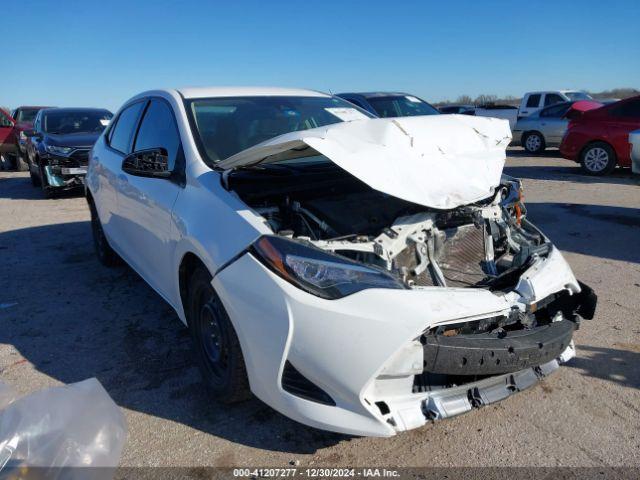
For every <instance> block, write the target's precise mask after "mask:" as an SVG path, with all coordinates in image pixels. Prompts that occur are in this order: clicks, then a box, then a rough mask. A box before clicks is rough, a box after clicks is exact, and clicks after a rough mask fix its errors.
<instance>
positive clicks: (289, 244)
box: [251, 235, 406, 300]
mask: <svg viewBox="0 0 640 480" xmlns="http://www.w3.org/2000/svg"><path fill="white" fill-rule="evenodd" d="M251 252H252V253H253V254H254V255H255V256H256V257H257V258H258V259H259V260H260V261H261V262H262V263H263V264H264V265H266V266H267V267H268V268H269V269H271V270H272V271H273V272H275V273H276V274H277V275H279V276H280V277H282V278H284V279H285V280H287V281H288V282H290V283H292V284H293V285H295V286H297V287H298V288H301V289H302V290H305V291H306V292H309V293H311V294H313V295H316V296H318V297H321V298H325V299H329V300H335V299H338V298H343V297H346V296H347V295H351V294H352V293H356V292H359V291H361V290H365V289H368V288H391V289H406V287H405V286H404V285H403V284H402V283H401V282H400V281H399V280H398V279H396V278H395V277H393V276H391V275H390V274H388V273H386V272H385V271H383V270H378V269H376V268H372V267H368V266H365V265H362V264H359V263H356V262H353V261H351V260H349V259H348V258H345V257H342V256H340V255H335V254H332V253H328V252H326V251H323V250H320V249H318V248H315V247H312V246H307V245H304V244H301V243H299V242H296V241H293V240H289V239H287V238H283V237H276V236H270V235H266V236H263V237H260V239H258V241H256V242H255V243H254V244H253V246H252V248H251Z"/></svg>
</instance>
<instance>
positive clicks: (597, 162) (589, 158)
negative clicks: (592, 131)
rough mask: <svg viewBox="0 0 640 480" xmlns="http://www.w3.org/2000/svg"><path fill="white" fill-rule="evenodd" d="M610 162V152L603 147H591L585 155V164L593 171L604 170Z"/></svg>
mask: <svg viewBox="0 0 640 480" xmlns="http://www.w3.org/2000/svg"><path fill="white" fill-rule="evenodd" d="M608 164H609V154H608V153H607V151H606V150H605V149H604V148H602V147H593V148H590V149H589V150H588V151H587V152H586V153H585V155H584V166H585V168H586V169H587V170H589V171H591V172H602V171H603V170H604V169H605V168H607V165H608Z"/></svg>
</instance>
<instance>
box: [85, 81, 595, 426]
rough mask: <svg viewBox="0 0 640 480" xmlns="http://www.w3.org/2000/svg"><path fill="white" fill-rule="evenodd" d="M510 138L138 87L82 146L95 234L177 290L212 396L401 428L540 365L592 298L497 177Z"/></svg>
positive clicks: (337, 103)
mask: <svg viewBox="0 0 640 480" xmlns="http://www.w3.org/2000/svg"><path fill="white" fill-rule="evenodd" d="M510 140H511V137H510V132H509V127H508V124H507V122H506V121H504V120H496V119H488V118H476V117H471V116H466V115H432V116H426V117H406V118H389V119H385V118H371V115H370V114H369V113H366V112H365V111H363V110H360V109H358V108H357V107H354V106H353V105H352V104H350V103H348V102H346V101H344V100H342V99H340V98H337V97H334V96H330V95H326V94H323V93H318V92H314V91H308V90H292V89H272V88H197V89H191V88H189V89H181V90H157V91H151V92H146V93H142V94H140V95H138V96H136V97H134V98H132V99H131V100H129V101H128V102H127V103H126V104H125V105H124V106H123V107H122V108H121V109H120V111H119V112H118V114H117V116H116V117H115V120H114V121H113V122H112V123H111V125H110V126H109V128H108V129H107V130H106V132H105V133H103V135H102V136H101V137H100V139H99V140H98V142H97V143H96V144H95V146H94V148H93V150H92V153H91V156H90V165H89V171H88V174H87V179H86V184H87V190H86V194H87V200H88V202H89V207H90V210H91V224H92V228H93V234H94V242H95V248H96V252H97V255H98V257H99V259H100V260H101V261H102V263H104V264H105V265H112V264H114V263H115V262H116V261H117V260H118V258H119V257H121V258H123V259H124V260H125V261H126V262H127V263H128V264H129V265H130V266H131V267H133V268H134V269H135V270H136V271H137V272H138V273H139V274H140V275H141V276H142V277H143V278H144V279H145V280H146V281H147V282H148V283H149V284H150V285H151V286H152V287H153V288H154V289H155V290H156V291H157V292H158V293H159V294H160V295H161V296H162V297H163V298H164V299H165V300H166V301H167V302H168V303H169V304H170V305H171V306H172V307H173V308H174V309H175V311H176V313H177V315H178V316H179V318H180V319H181V320H182V321H183V322H184V323H185V324H186V325H187V326H188V328H189V329H190V332H191V335H192V337H193V341H194V351H195V354H196V358H197V360H198V364H199V366H200V368H201V371H202V374H203V377H204V380H205V383H206V384H207V385H208V387H209V388H210V390H211V392H212V393H213V395H215V396H216V398H218V399H219V400H221V401H225V402H232V401H238V400H242V399H244V398H247V395H248V394H249V392H250V391H251V392H253V393H254V394H255V395H256V396H258V397H259V398H260V399H261V400H262V401H264V402H265V403H267V404H269V405H270V406H272V407H273V408H275V409H276V410H278V411H280V412H281V413H283V414H284V415H287V416H289V417H291V418H293V419H295V420H298V421H300V422H303V423H305V424H308V425H312V426H315V427H318V428H323V429H328V430H334V431H340V432H344V433H350V434H356V435H374V436H390V435H393V434H395V433H396V432H400V431H404V430H408V429H411V428H415V427H419V426H421V425H424V424H425V423H426V422H427V421H429V420H433V419H439V418H445V417H450V416H453V415H457V414H459V413H463V412H466V411H469V410H471V409H472V408H476V407H480V406H482V405H487V404H489V403H492V402H495V401H498V400H501V399H503V398H505V397H507V396H509V395H511V394H512V393H515V392H518V391H520V390H523V389H525V388H527V387H529V386H531V385H533V384H534V383H536V382H537V380H538V379H540V378H542V377H544V376H545V375H548V374H549V373H551V372H552V371H553V370H555V369H556V368H557V367H558V365H559V363H562V362H564V361H567V360H568V359H570V358H571V357H572V356H573V355H574V350H573V343H572V339H571V338H572V334H573V332H574V330H575V329H576V328H577V325H578V321H579V318H580V316H582V317H587V318H590V317H592V316H593V312H594V308H595V301H596V300H595V296H594V295H593V292H592V291H591V290H590V289H589V288H588V287H586V286H584V285H582V284H581V283H580V282H578V281H577V280H576V279H575V277H574V275H573V273H572V272H571V269H570V268H569V265H568V264H567V263H566V262H565V260H564V259H563V257H562V255H561V254H560V252H559V251H558V249H556V248H555V247H554V246H553V245H552V244H551V243H550V242H549V240H548V239H547V238H546V237H545V236H544V235H543V234H542V233H541V232H540V231H539V230H538V229H537V228H535V227H534V226H533V225H532V224H531V223H530V222H529V221H528V220H527V218H526V210H525V207H524V205H523V204H522V201H521V200H522V197H521V191H520V183H519V182H518V181H517V180H515V179H511V178H508V177H504V176H502V167H503V165H504V161H505V148H506V146H507V145H508V144H509V141H510Z"/></svg>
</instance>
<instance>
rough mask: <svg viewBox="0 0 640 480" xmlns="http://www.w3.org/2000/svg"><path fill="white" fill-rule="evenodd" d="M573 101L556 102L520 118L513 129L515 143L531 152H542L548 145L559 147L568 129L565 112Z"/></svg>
mask: <svg viewBox="0 0 640 480" xmlns="http://www.w3.org/2000/svg"><path fill="white" fill-rule="evenodd" d="M572 104H573V102H562V103H556V104H555V105H551V106H548V107H545V108H543V109H541V110H538V111H537V112H534V113H532V114H531V115H529V116H528V117H523V118H520V119H519V120H518V122H517V123H516V126H515V128H514V129H513V144H515V145H522V146H523V147H524V149H525V150H526V151H527V152H529V153H541V152H543V151H544V149H545V148H547V147H558V146H560V142H561V141H562V137H563V135H564V132H565V131H566V130H567V125H569V120H568V119H567V118H565V114H566V113H567V111H568V110H569V108H570V107H571V105H572Z"/></svg>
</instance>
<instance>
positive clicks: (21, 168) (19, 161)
mask: <svg viewBox="0 0 640 480" xmlns="http://www.w3.org/2000/svg"><path fill="white" fill-rule="evenodd" d="M14 158H15V168H16V170H17V171H18V172H26V171H27V170H29V164H28V163H27V161H26V160H25V159H24V157H23V156H22V153H20V152H19V151H18V152H17V153H16V155H15V157H14Z"/></svg>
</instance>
